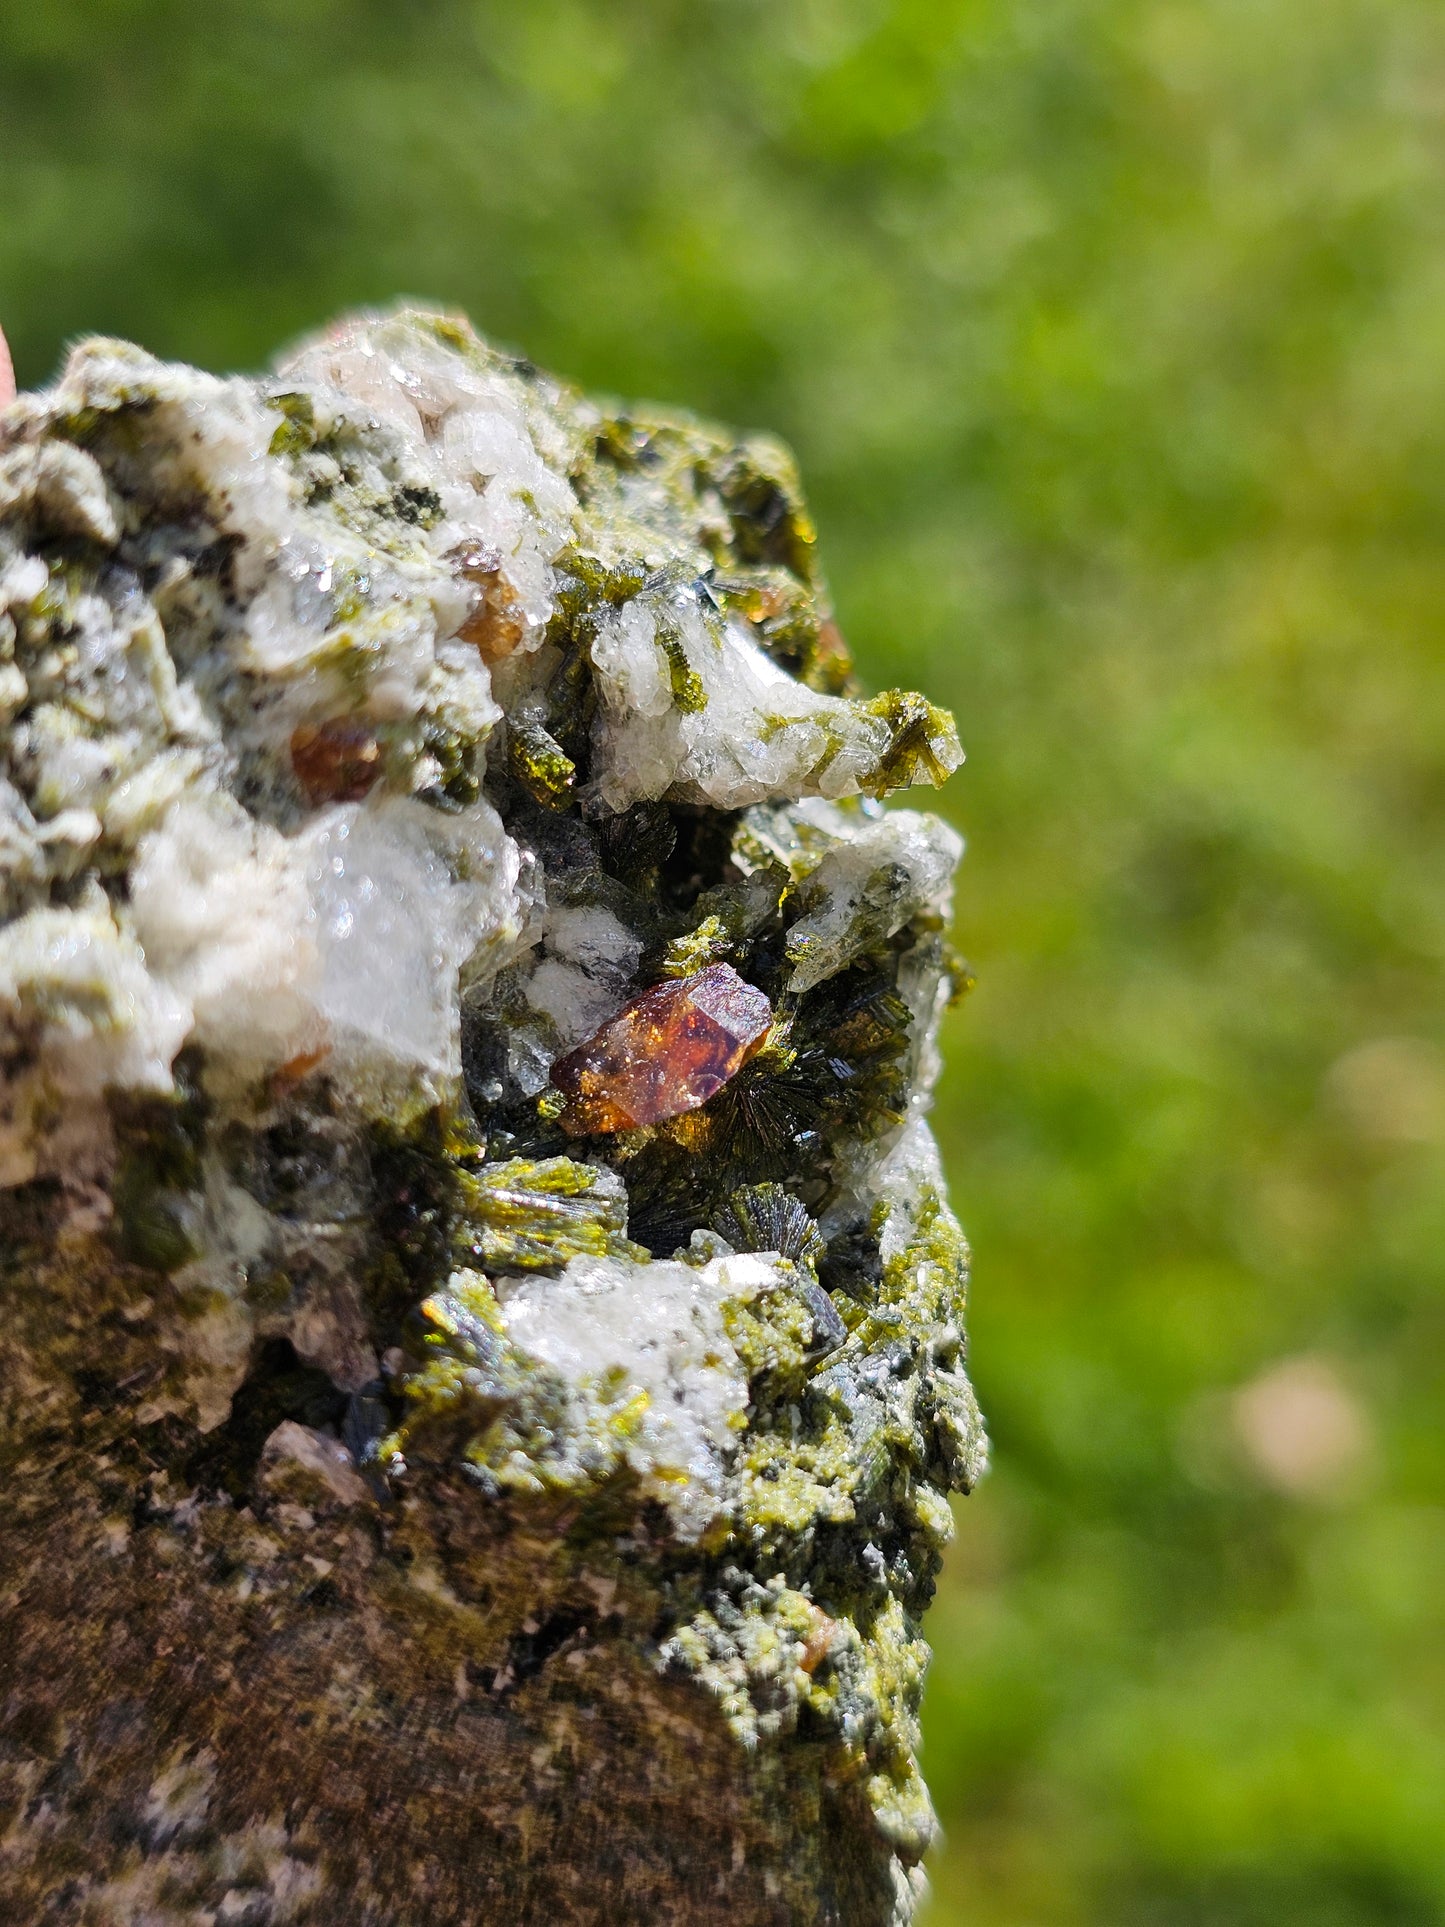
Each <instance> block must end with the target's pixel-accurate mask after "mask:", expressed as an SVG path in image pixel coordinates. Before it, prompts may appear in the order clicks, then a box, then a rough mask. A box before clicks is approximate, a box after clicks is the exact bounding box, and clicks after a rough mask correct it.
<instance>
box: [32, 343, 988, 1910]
mask: <svg viewBox="0 0 1445 1927" xmlns="http://www.w3.org/2000/svg"><path fill="white" fill-rule="evenodd" d="M958 758H959V752H958V748H957V744H956V741H955V738H954V734H953V728H952V725H951V723H950V722H949V720H948V719H947V718H946V717H945V716H943V715H941V714H940V713H939V712H937V711H936V710H934V709H932V708H931V707H930V706H929V705H928V704H927V703H926V702H924V701H923V700H922V699H921V698H920V697H917V696H912V695H907V694H902V693H898V692H894V693H891V694H888V695H885V696H880V697H877V698H874V699H871V700H869V699H865V698H864V697H862V696H861V695H860V694H859V693H858V692H857V690H856V687H855V685H854V683H853V680H852V675H851V671H850V667H849V663H848V659H847V655H846V651H845V650H844V648H843V645H842V642H841V639H840V637H839V635H838V631H837V628H836V626H835V624H834V622H833V621H832V618H831V616H830V614H829V611H828V606H827V602H826V598H825V594H824V591H823V588H822V586H821V583H820V579H819V577H818V574H817V569H816V565H815V561H814V538H813V530H812V528H811V526H810V524H809V521H808V518H807V513H806V510H805V509H804V506H803V503H802V500H801V497H800V493H799V489H798V484H797V479H796V476H795V473H794V470H793V467H792V464H791V461H790V459H789V457H788V456H787V454H786V452H785V451H784V450H782V449H781V448H780V447H778V446H777V445H776V444H774V443H772V442H768V441H765V440H760V439H747V440H739V439H737V438H736V437H734V436H732V435H730V434H728V433H726V432H723V431H719V430H717V429H714V428H710V427H707V426H705V425H702V424H700V423H698V422H696V421H693V420H690V419H688V418H685V417H679V416H677V415H669V414H662V413H659V412H656V411H652V410H649V409H623V408H619V407H616V406H612V405H609V404H605V403H599V402H595V401H591V400H588V399H586V398H585V397H583V396H582V395H580V394H578V393H576V392H575V391H574V390H572V389H570V388H568V387H566V386H564V385H562V384H561V383H558V382H555V381H553V380H551V379H549V378H548V377H546V376H544V375H541V374H539V373H538V372H537V370H535V369H534V368H532V367H531V366H530V365H529V364H527V363H525V362H521V361H517V360H515V359H512V358H510V357H507V356H505V355H502V354H499V353H496V352H495V351H493V350H492V349H490V348H488V347H487V346H486V345H485V344H484V343H482V342H481V341H480V340H478V338H477V337H476V336H475V335H474V334H473V333H472V331H471V330H470V328H468V327H467V326H466V325H465V324H464V323H462V322H459V321H457V320H453V319H450V318H445V317H440V316H435V315H427V314H419V313H402V314H397V315H394V316H389V317H385V318H380V319H378V318H364V319H360V320H356V321H352V322H347V323H345V324H342V325H340V326H338V327H336V328H334V329H333V330H331V331H330V332H329V333H328V334H327V335H325V336H324V337H323V338H320V339H318V340H316V341H314V342H312V343H310V344H307V345H306V346H304V347H302V348H301V349H300V350H299V351H297V352H296V353H295V354H293V355H292V356H291V357H290V358H289V359H288V360H287V361H286V362H285V363H284V364H282V366H281V368H280V371H279V373H278V374H276V375H275V376H274V377H271V378H268V379H263V380H259V381H253V380H218V379H215V378H213V377H211V376H209V375H206V374H202V373H199V372H197V371H196V370H194V369H190V368H185V367H175V366H168V365H165V364H163V363H161V362H158V361H156V360H154V359H152V357H150V356H149V355H147V354H145V353H143V352H142V351H141V350H140V349H138V348H134V347H131V346H128V345H126V344H124V343H121V342H116V341H90V342H86V343H84V344H83V345H82V346H81V347H79V348H78V349H76V351H75V352H74V353H73V355H72V356H71V358H70V361H69V363H68V365H67V367H66V369H65V372H64V374H63V376H62V378H61V380H60V381H59V383H58V385H57V386H56V387H55V388H53V389H52V390H50V391H49V392H48V393H45V394H41V395H35V396H24V395H22V396H20V397H19V398H18V399H17V400H15V401H14V402H12V403H11V405H10V406H9V407H8V409H6V410H4V412H3V413H0V1293H3V1307H4V1316H3V1321H0V1455H3V1475H4V1499H5V1504H4V1508H3V1513H0V1597H3V1615H0V1629H3V1635H4V1637H3V1641H0V1918H3V1919H5V1920H7V1921H16V1922H20V1921H26V1922H31V1921H33V1922H64V1923H71V1922H75V1923H85V1924H86V1927H99V1924H100V1923H105V1924H106V1927H110V1924H111V1923H125V1927H293V1924H300V1923H306V1927H331V1924H333V1923H334V1927H343V1924H344V1927H390V1924H395V1927H410V1924H411V1923H418V1924H419V1923H423V1922H425V1923H426V1924H427V1927H451V1924H452V1923H458V1924H460V1923H479V1924H480V1923H507V1922H519V1923H530V1922H537V1923H544V1922H545V1923H554V1922H556V1923H570V1922H578V1923H580V1922H595V1923H603V1922H608V1923H611V1922H631V1921H637V1922H652V1921H658V1922H661V1921H667V1922H677V1923H683V1924H684V1927H686V1924H687V1923H704V1922H709V1923H710V1922H717V1923H724V1922H726V1923H736V1924H737V1927H747V1924H748V1923H775V1922H776V1923H789V1922H815V1921H816V1922H838V1923H847V1924H848V1927H853V1924H854V1923H857V1924H860V1927H867V1924H868V1923H874V1922H877V1923H901V1922H904V1921H906V1920H907V1919H908V1918H909V1917H910V1916H911V1913H912V1910H913V1903H914V1899H915V1897H916V1894H917V1892H918V1891H919V1888H920V1883H921V1875H920V1874H919V1873H918V1871H917V1870H918V1865H919V1862H920V1860H921V1858H922V1855H923V1853H924V1850H925V1848H926V1847H927V1845H928V1843H929V1839H930V1836H931V1833H932V1830H933V1820H932V1815H931V1812H930V1808H929V1803H928V1797H927V1793H926V1791H925V1788H924V1785H923V1782H922V1780H921V1779H920V1777H919V1772H918V1767H917V1763H916V1760H915V1751H916V1745H917V1737H918V1734H917V1711H918V1702H919V1694H920V1689H921V1682H922V1676H923V1670H924V1665H925V1662H926V1658H927V1649H926V1647H925V1646H924V1644H923V1642H922V1639H921V1635H920V1617H921V1614H922V1612H923V1610H924V1608H925V1606H926V1604H927V1602H928V1599H929V1596H930V1593H931V1591H932V1587H933V1583H934V1578H935V1575H936V1572H937V1569H938V1564H939V1557H940V1550H941V1548H942V1546H943V1544H944V1542H945V1540H946V1538H947V1536H948V1531H949V1508H948V1502H947V1495H948V1493H949V1492H950V1491H951V1490H961V1489H967V1487H968V1486H969V1485H970V1483H971V1482H972V1481H973V1479H974V1478H975V1476H976V1475H977V1473H978V1471H979V1468H980V1463H981V1456H982V1450H983V1446H982V1435H981V1430H980V1425H979V1419H978V1414H977V1411H976V1408H975V1405H974V1401H973V1396H972V1393H971V1391H970V1389H969V1384H968V1380H967V1378H966V1376H965V1373H964V1367H963V1332H962V1312H963V1290H964V1280H965V1262H966V1252H965V1248H964V1244H963V1241H962V1237H961V1235H960V1232H959V1230H958V1227H957V1225H956V1224H955V1222H954V1220H953V1218H952V1217H951V1216H950V1214H949V1211H948V1207H947V1203H946V1201H945V1198H944V1195H943V1187H942V1182H941V1179H940V1174H939V1167H938V1160H937V1155H936V1152H935V1149H934V1146H933V1142H932V1139H931V1137H930V1135H929V1130H928V1125H927V1122H926V1119H925V1113H926V1111H927V1108H928V1104H929V1097H930V1091H931V1086H932V1083H933V1078H934V1075H935V1071H936V1068H937V1065H936V1054H935V1047H934V1036H935V1031H936V1026H937V1020H938V1017H939V1014H940V1012H941V1010H942V1008H943V1007H944V1005H945V1004H946V1003H947V1001H948V999H949V998H950V996H951V995H953V994H954V993H955V991H956V990H957V989H958V988H959V987H960V984H961V981H962V979H961V974H960V970H959V967H958V966H957V964H956V961H955V960H954V959H953V958H952V957H951V954H950V952H949V950H948V947H947V944H946V942H945V935H944V933H945V929H946V924H947V919H948V904H949V890H950V883H951V877H952V873H953V870H954V866H955V864H956V862H957V859H958V855H959V842H958V839H957V837H956V835H955V834H954V832H953V831H952V830H950V829H949V828H948V827H946V826H945V825H944V824H943V823H941V822H940V821H938V820H937V819H936V818H933V817H930V816H926V815H921V814H918V813H916V812H913V811H908V810H888V811H885V810H884V808H883V807H882V804H881V802H880V801H879V799H880V798H882V797H883V796H884V795H885V794H887V793H888V792H891V791H894V790H897V789H899V788H900V787H902V786H904V785H907V784H909V783H913V782H915V781H919V780H923V781H927V782H935V783H936V782H938V781H941V780H942V778H943V777H944V776H945V775H946V774H947V773H948V772H949V771H950V770H951V769H952V768H953V767H954V766H955V764H956V763H957V761H958Z"/></svg>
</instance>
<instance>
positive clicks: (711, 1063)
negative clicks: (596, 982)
mask: <svg viewBox="0 0 1445 1927" xmlns="http://www.w3.org/2000/svg"><path fill="white" fill-rule="evenodd" d="M772 1021H773V1007H772V1005H771V1004H770V1003H769V1002H768V1000H767V998H766V997H765V996H764V994H763V993H762V991H761V990H758V989H755V988H754V986H753V985H752V984H746V983H744V982H743V980H742V978H741V977H740V976H739V975H738V973H737V972H736V971H735V970H734V969H733V968H732V966H731V965H730V964H711V965H709V966H708V968H707V969H706V970H699V971H697V972H696V973H695V974H694V975H693V976H690V977H684V978H683V979H681V981H679V982H674V983H662V984H657V985H655V986H654V987H653V988H652V989H651V990H648V991H644V992H643V994H642V995H641V996H640V997H634V998H633V1000H632V1002H631V1003H629V1004H625V1005H624V1006H623V1008H622V1009H621V1010H619V1011H618V1013H617V1015H616V1016H615V1017H612V1018H609V1019H608V1021H607V1022H606V1023H605V1024H603V1025H602V1027H601V1028H600V1029H599V1030H597V1031H596V1032H594V1034H593V1035H592V1036H591V1037H589V1038H588V1039H587V1041H586V1043H585V1044H581V1045H579V1046H578V1048H577V1049H576V1050H574V1051H570V1052H569V1053H568V1054H567V1056H565V1057H562V1058H559V1059H558V1061H557V1062H556V1063H555V1064H554V1065H553V1066H552V1082H553V1083H554V1084H555V1085H556V1087H557V1089H558V1090H559V1091H561V1092H562V1093H563V1094H564V1096H565V1097H566V1098H567V1107H566V1109H565V1110H564V1111H563V1112H562V1113H561V1116H560V1118H559V1122H560V1123H561V1125H562V1127H563V1129H564V1130H566V1131H568V1132H570V1133H572V1134H573V1135H574V1136H584V1135H586V1134H588V1133H590V1132H606V1131H627V1130H633V1129H635V1128H636V1127H637V1126H638V1125H641V1124H661V1123H662V1122H663V1121H664V1120H665V1119H667V1118H671V1117H681V1116H682V1115H683V1113H684V1112H686V1111H695V1110H698V1109H699V1108H700V1107H701V1106H702V1105H704V1104H706V1103H707V1101H708V1099H709V1098H711V1097H715V1096H716V1095H717V1093H718V1092H719V1091H720V1090H721V1089H722V1087H723V1085H724V1084H726V1083H727V1082H728V1080H729V1079H730V1078H732V1077H735V1076H736V1075H737V1073H738V1072H739V1071H740V1070H741V1069H742V1067H743V1065H744V1064H746V1063H747V1061H748V1059H749V1058H750V1057H751V1056H752V1055H753V1054H754V1052H755V1051H756V1050H757V1049H758V1047H759V1045H760V1044H761V1043H762V1041H763V1039H764V1038H765V1037H766V1036H767V1034H768V1030H769V1027H770V1026H771V1024H772Z"/></svg>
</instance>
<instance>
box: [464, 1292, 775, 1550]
mask: <svg viewBox="0 0 1445 1927" xmlns="http://www.w3.org/2000/svg"><path fill="white" fill-rule="evenodd" d="M781 1283H782V1280H781V1278H780V1274H779V1272H778V1269H777V1266H776V1264H775V1263H774V1262H773V1261H772V1260H771V1259H770V1258H769V1257H767V1256H756V1255H743V1256H737V1257H732V1256H729V1257H723V1258H715V1259H713V1260H712V1262H711V1263H709V1264H707V1265H705V1266H702V1267H701V1268H698V1269H694V1268H693V1267H692V1266H691V1265H685V1264H677V1263H673V1262H671V1261H664V1262H661V1263H653V1264H647V1265H639V1264H633V1263H629V1262H625V1261H620V1260H613V1259H595V1258H574V1259H573V1260H572V1262H571V1263H570V1264H569V1265H568V1266H567V1269H566V1270H565V1271H564V1272H563V1274H562V1276H561V1277H560V1278H527V1279H503V1280H502V1281H501V1282H500V1283H499V1285H498V1295H499V1297H500V1298H501V1300H502V1313H503V1317H504V1318H505V1320H506V1325H507V1331H508V1334H509V1336H510V1337H511V1338H512V1339H513V1340H514V1341H515V1343H516V1344H518V1345H519V1346H520V1347H521V1348H522V1349H523V1350H524V1351H526V1352H529V1353H530V1354H531V1355H532V1356H533V1357H534V1358H538V1359H541V1360H542V1361H543V1362H544V1363H545V1364H547V1365H550V1366H551V1367H552V1368H553V1370H554V1371H556V1372H558V1373H560V1374H561V1376H562V1377H563V1379H564V1380H565V1381H566V1382H567V1383H568V1384H569V1385H570V1386H572V1387H573V1388H574V1390H575V1392H576V1393H577V1395H578V1396H579V1397H582V1398H586V1397H588V1396H595V1394H596V1390H597V1388H598V1387H599V1386H602V1385H604V1384H605V1383H606V1382H607V1381H609V1380H614V1381H615V1380H620V1382H621V1383H620V1386H618V1385H617V1384H615V1383H614V1384H613V1385H612V1386H611V1388H610V1401H609V1402H612V1403H619V1404H620V1403H623V1402H624V1401H625V1399H626V1397H627V1395H628V1393H630V1392H641V1393H643V1394H644V1395H645V1397H646V1410H645V1412H644V1414H643V1416H642V1419H641V1422H640V1425H639V1426H638V1428H637V1430H636V1431H635V1432H634V1433H633V1435H632V1436H631V1438H630V1439H629V1440H628V1442H627V1445H626V1455H627V1458H628V1461H629V1463H630V1464H631V1466H632V1469H633V1470H634V1471H635V1472H636V1473H637V1474H638V1475H639V1477H640V1478H641V1480H642V1482H643V1485H644V1487H645V1488H646V1489H647V1490H648V1491H649V1492H651V1493H652V1494H653V1496H655V1497H656V1498H659V1499H661V1500H663V1501H664V1502H665V1503H666V1504H667V1505H668V1506H669V1508H670V1509H671V1511H672V1513H673V1516H674V1519H675V1521H676V1529H677V1531H678V1534H679V1536H680V1537H682V1538H689V1539H692V1538H696V1537H697V1535H698V1534H699V1533H700V1532H701V1531H703V1530H704V1529H705V1528H706V1526H707V1525H708V1524H709V1523H710V1522H711V1520H712V1519H713V1518H714V1517H715V1516H716V1514H717V1512H718V1510H719V1507H720V1505H721V1503H722V1495H723V1482H724V1473H725V1469H726V1463H727V1459H728V1456H729V1453H730V1450H731V1448H732V1446H733V1445H734V1443H735V1441H736V1434H737V1431H738V1428H739V1425H740V1423H741V1418H742V1414H743V1411H744V1409H745V1408H746V1406H747V1402H748V1382H747V1377H746V1375H745V1373H744V1372H743V1370H742V1367H741V1366H740V1364H739V1362H738V1357H737V1353H736V1352H735V1351H734V1349H733V1345H732V1341H731V1340H730V1339H729V1337H728V1335H727V1326H726V1323H725V1321H724V1317H723V1306H724V1304H725V1303H726V1302H727V1301H728V1300H734V1301H740V1302H746V1301H747V1300H748V1299H751V1298H754V1297H756V1296H757V1295H758V1294H759V1293H761V1292H766V1291H770V1290H774V1289H776V1288H778V1287H779V1286H780V1284H781Z"/></svg>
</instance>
